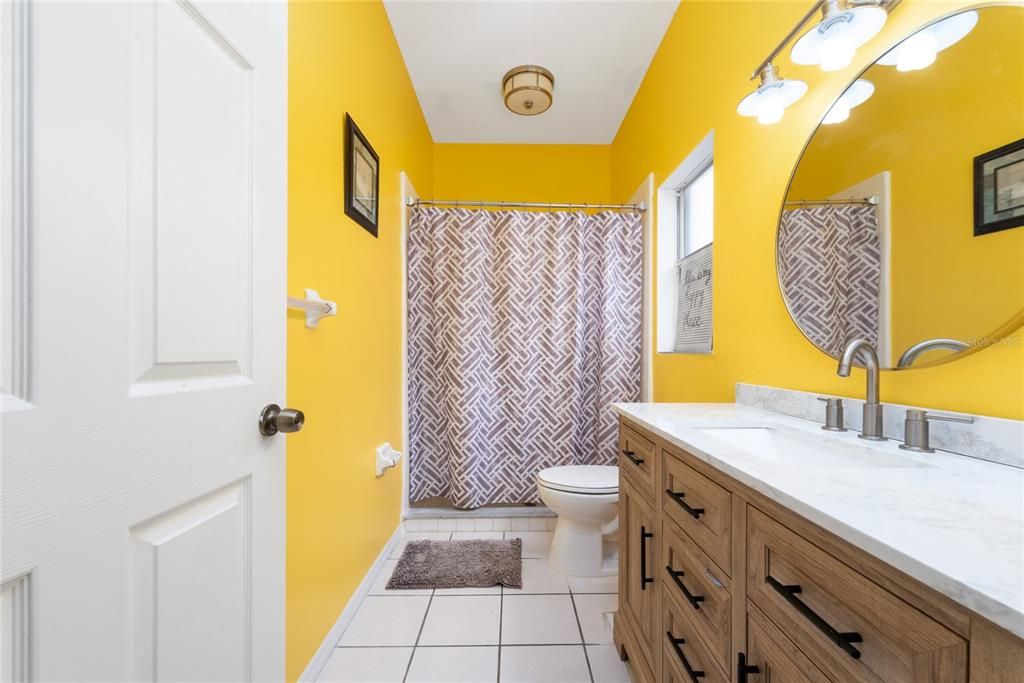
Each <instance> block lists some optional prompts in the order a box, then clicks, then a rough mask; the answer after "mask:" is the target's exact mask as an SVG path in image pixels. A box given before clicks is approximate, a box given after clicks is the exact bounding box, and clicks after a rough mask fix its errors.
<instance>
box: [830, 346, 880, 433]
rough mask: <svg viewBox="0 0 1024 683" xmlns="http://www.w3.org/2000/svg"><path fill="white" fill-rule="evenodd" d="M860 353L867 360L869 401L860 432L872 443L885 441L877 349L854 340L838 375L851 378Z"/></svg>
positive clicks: (845, 350) (865, 402)
mask: <svg viewBox="0 0 1024 683" xmlns="http://www.w3.org/2000/svg"><path fill="white" fill-rule="evenodd" d="M858 351H863V352H864V356H865V357H866V358H867V360H866V361H865V362H864V367H865V368H867V371H868V389H867V399H866V400H865V401H864V422H863V424H862V426H861V430H860V435H859V436H860V438H862V439H870V440H871V441H885V437H884V436H882V404H881V403H879V402H878V371H879V367H878V354H877V353H876V352H875V347H873V346H872V345H871V342H869V341H868V340H867V339H853V340H851V341H850V342H849V343H848V344H847V345H846V348H845V349H844V350H843V356H842V358H840V359H839V368H838V369H837V370H836V374H837V375H839V376H840V377H849V376H850V368H851V367H852V366H853V357H854V355H856V353H857V352H858Z"/></svg>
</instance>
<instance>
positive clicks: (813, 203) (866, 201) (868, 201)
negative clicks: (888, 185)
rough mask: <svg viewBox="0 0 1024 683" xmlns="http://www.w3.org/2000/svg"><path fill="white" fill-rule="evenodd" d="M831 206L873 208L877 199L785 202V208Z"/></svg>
mask: <svg viewBox="0 0 1024 683" xmlns="http://www.w3.org/2000/svg"><path fill="white" fill-rule="evenodd" d="M832 204H867V205H868V206H875V205H876V204H878V197H875V196H871V197H861V198H859V199H857V198H850V199H794V200H791V201H788V202H786V206H790V205H795V206H818V205H821V206H829V205H832Z"/></svg>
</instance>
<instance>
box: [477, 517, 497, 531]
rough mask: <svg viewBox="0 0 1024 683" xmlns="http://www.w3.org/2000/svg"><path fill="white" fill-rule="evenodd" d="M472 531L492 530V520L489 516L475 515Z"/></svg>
mask: <svg viewBox="0 0 1024 683" xmlns="http://www.w3.org/2000/svg"><path fill="white" fill-rule="evenodd" d="M473 530H474V531H494V520H493V519H491V518H490V517H477V518H476V522H475V523H474V524H473Z"/></svg>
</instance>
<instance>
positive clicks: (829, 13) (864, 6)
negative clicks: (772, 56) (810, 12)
mask: <svg viewBox="0 0 1024 683" xmlns="http://www.w3.org/2000/svg"><path fill="white" fill-rule="evenodd" d="M821 13H822V17H821V21H820V22H818V25H817V26H815V27H814V28H812V29H811V30H810V31H808V32H807V33H805V34H804V35H803V37H801V38H800V40H798V41H796V45H794V46H793V50H792V51H791V52H790V53H789V56H790V58H791V59H792V60H793V62H794V63H796V64H820V65H821V68H822V69H823V70H824V71H836V70H837V69H842V68H843V67H844V66H848V65H849V64H850V62H851V61H853V55H854V53H855V52H856V51H857V48H858V47H860V46H861V45H863V44H864V43H866V42H868V41H869V40H871V39H872V38H873V37H875V35H877V34H878V32H879V31H881V30H882V27H883V26H885V20H886V19H887V18H888V16H889V13H888V12H887V11H886V10H885V9H883V8H882V6H881V3H857V2H856V0H827V1H826V2H824V3H823V4H822V5H821Z"/></svg>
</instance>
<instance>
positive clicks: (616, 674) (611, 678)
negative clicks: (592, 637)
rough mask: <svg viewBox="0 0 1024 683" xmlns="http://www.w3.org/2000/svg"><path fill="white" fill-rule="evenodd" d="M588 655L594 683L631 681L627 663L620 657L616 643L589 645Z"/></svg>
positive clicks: (624, 682) (625, 682)
mask: <svg viewBox="0 0 1024 683" xmlns="http://www.w3.org/2000/svg"><path fill="white" fill-rule="evenodd" d="M587 657H588V658H589V659H590V670H591V671H592V672H593V674H594V683H631V681H632V679H631V678H630V676H629V672H628V671H627V670H626V663H625V662H623V661H622V660H621V659H619V653H618V652H617V651H616V649H615V646H614V645H588V646H587Z"/></svg>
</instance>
